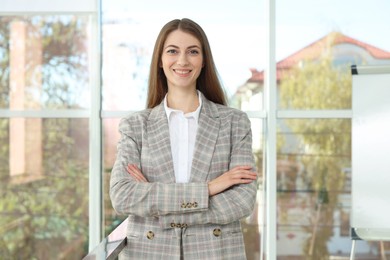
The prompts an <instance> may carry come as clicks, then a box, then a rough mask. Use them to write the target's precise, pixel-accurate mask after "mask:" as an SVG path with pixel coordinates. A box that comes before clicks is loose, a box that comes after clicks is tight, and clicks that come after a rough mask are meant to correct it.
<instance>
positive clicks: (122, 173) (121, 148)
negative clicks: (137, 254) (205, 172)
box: [110, 116, 209, 217]
mask: <svg viewBox="0 0 390 260" xmlns="http://www.w3.org/2000/svg"><path fill="white" fill-rule="evenodd" d="M144 122H145V120H144V119H142V118H140V117H139V116H138V117H137V116H133V117H130V118H124V119H122V120H121V122H120V124H119V131H120V133H121V138H120V140H119V142H118V146H117V157H116V161H115V163H114V166H113V169H112V171H111V177H110V199H111V203H112V206H113V208H114V209H115V211H116V212H117V213H118V214H123V215H137V216H141V217H153V216H162V215H166V214H181V213H185V212H194V211H196V212H199V211H203V210H207V209H208V206H209V196H208V186H207V183H163V182H152V183H143V182H137V181H136V180H135V179H133V177H131V176H130V174H129V173H127V171H126V167H127V165H128V164H129V163H132V164H136V165H138V167H140V165H141V163H140V160H141V150H142V145H143V144H142V135H143V131H144V125H145V124H144Z"/></svg>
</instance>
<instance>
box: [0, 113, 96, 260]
mask: <svg viewBox="0 0 390 260" xmlns="http://www.w3.org/2000/svg"><path fill="white" fill-rule="evenodd" d="M14 126H17V128H14ZM13 131H16V132H13ZM15 134H17V135H15ZM88 134H89V133H88V119H42V118H11V119H0V147H1V149H0V161H1V164H0V178H1V181H0V193H1V194H0V209H1V211H0V227H1V229H0V232H1V233H0V255H1V258H2V259H80V258H81V257H82V256H83V255H85V254H86V251H87V234H88V147H89V142H88Z"/></svg>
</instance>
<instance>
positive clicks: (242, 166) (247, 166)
mask: <svg viewBox="0 0 390 260" xmlns="http://www.w3.org/2000/svg"><path fill="white" fill-rule="evenodd" d="M252 168H253V167H252V166H250V165H238V166H235V167H233V168H232V169H231V170H250V169H252Z"/></svg>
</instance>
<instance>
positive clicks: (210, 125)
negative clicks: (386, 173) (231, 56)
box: [110, 19, 257, 260]
mask: <svg viewBox="0 0 390 260" xmlns="http://www.w3.org/2000/svg"><path fill="white" fill-rule="evenodd" d="M216 75H217V73H216V69H215V66H214V62H213V58H212V55H211V50H210V46H209V43H208V40H207V37H206V35H205V33H204V32H203V29H202V28H201V27H200V26H199V25H198V24H196V23H195V22H193V21H192V20H189V19H182V20H178V19H176V20H172V21H171V22H168V23H167V24H166V25H165V26H164V27H163V28H162V30H161V32H160V34H159V36H158V38H157V41H156V45H155V48H154V54H153V59H152V63H151V70H150V81H149V93H148V97H149V98H148V101H149V103H148V108H147V109H145V110H142V111H140V112H136V113H133V114H131V115H129V116H126V117H124V118H123V119H122V120H121V122H120V126H119V129H120V132H121V139H120V141H119V144H118V153H117V158H116V161H115V164H114V167H113V170H112V173H111V180H110V197H111V202H112V205H113V207H114V209H115V210H116V211H117V213H119V214H124V215H128V216H129V217H128V221H129V228H128V230H127V237H128V243H127V247H126V249H125V250H124V252H123V253H122V256H121V257H123V258H124V259H138V258H139V257H141V256H142V257H144V258H146V259H156V258H158V259H184V258H185V259H215V260H217V259H235V260H236V259H247V258H246V254H245V247H244V240H243V234H242V231H241V226H240V220H241V219H242V218H244V217H247V216H249V215H250V214H251V213H252V211H253V209H254V205H255V201H256V180H257V173H256V167H255V162H254V158H253V154H252V134H251V126H250V121H249V119H248V117H247V115H246V114H245V113H244V112H242V111H239V110H237V109H233V108H229V107H227V106H226V105H225V97H224V95H223V90H222V88H221V84H220V83H219V80H218V78H217V76H216ZM222 234H223V235H222ZM172 237H175V238H176V239H172ZM168 238H170V239H168Z"/></svg>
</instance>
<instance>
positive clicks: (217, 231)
mask: <svg viewBox="0 0 390 260" xmlns="http://www.w3.org/2000/svg"><path fill="white" fill-rule="evenodd" d="M221 233H222V231H221V229H219V228H216V229H214V230H213V235H214V236H216V237H219V236H220V235H221Z"/></svg>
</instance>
